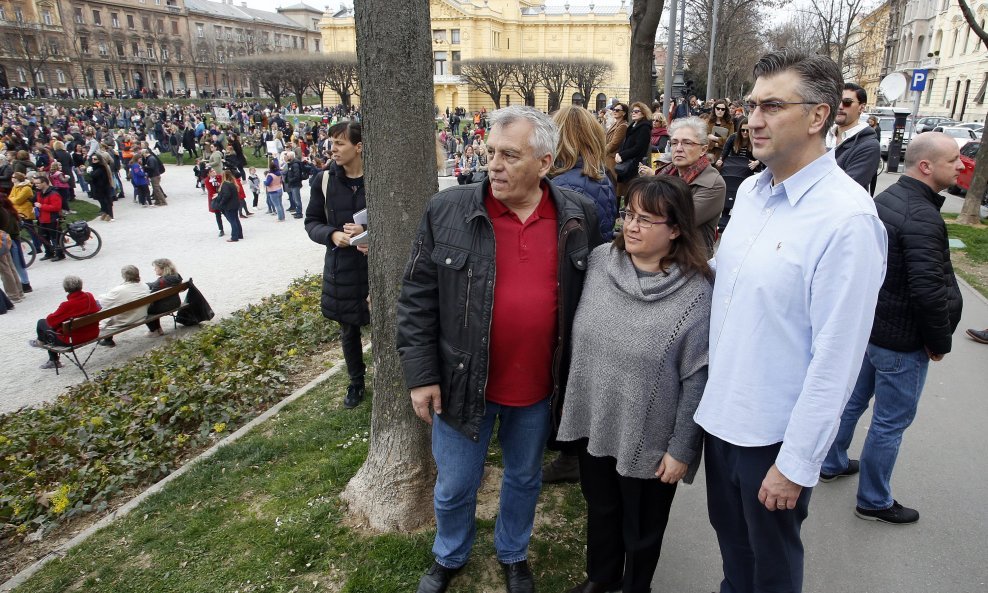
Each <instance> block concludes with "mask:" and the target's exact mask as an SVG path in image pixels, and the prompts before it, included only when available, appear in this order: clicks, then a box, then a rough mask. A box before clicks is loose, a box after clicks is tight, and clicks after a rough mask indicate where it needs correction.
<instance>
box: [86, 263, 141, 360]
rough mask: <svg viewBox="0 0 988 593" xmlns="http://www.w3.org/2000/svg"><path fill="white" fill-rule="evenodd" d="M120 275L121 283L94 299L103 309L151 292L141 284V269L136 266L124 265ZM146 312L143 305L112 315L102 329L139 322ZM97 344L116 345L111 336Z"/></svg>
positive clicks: (105, 330)
mask: <svg viewBox="0 0 988 593" xmlns="http://www.w3.org/2000/svg"><path fill="white" fill-rule="evenodd" d="M120 275H121V276H122V277H123V284H120V285H119V286H115V287H113V288H111V289H110V291H109V292H107V293H106V294H104V295H100V297H99V298H98V299H96V300H98V301H99V304H100V305H101V306H102V307H103V308H104V309H109V308H110V307H116V306H117V305H123V304H125V303H129V302H131V301H136V300H137V299H140V298H143V297H146V296H147V295H149V294H151V291H150V290H148V287H147V286H145V285H143V284H141V271H140V270H138V269H137V266H124V267H123V268H121V269H120ZM147 314H148V306H147V305H144V306H142V307H137V308H136V309H131V310H130V311H125V312H123V313H120V314H119V315H114V316H113V317H111V318H109V319H107V320H106V321H105V322H104V324H103V331H104V332H112V331H114V330H116V329H119V328H123V327H127V326H128V325H132V324H134V323H139V322H141V321H143V320H144V318H145V317H147ZM99 344H100V346H109V347H110V348H112V347H114V346H116V345H117V344H116V342H114V341H113V336H107V337H105V338H103V339H102V340H100V341H99Z"/></svg>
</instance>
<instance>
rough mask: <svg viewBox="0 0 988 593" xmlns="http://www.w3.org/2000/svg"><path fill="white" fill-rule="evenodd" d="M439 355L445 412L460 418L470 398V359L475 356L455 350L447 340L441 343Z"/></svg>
mask: <svg viewBox="0 0 988 593" xmlns="http://www.w3.org/2000/svg"><path fill="white" fill-rule="evenodd" d="M439 354H440V357H441V361H440V367H441V379H442V382H441V384H440V389H441V391H442V398H443V410H444V411H446V412H451V413H453V415H454V416H459V415H461V414H462V410H463V409H464V407H465V405H466V401H467V399H468V396H469V389H470V359H471V358H473V356H472V355H471V354H470V353H469V352H464V351H463V350H460V349H458V348H454V347H453V346H451V345H449V344H448V343H447V342H446V341H445V340H440V341H439Z"/></svg>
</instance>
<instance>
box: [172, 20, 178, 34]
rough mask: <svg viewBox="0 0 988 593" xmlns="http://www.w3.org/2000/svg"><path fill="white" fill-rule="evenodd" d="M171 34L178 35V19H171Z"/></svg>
mask: <svg viewBox="0 0 988 593" xmlns="http://www.w3.org/2000/svg"><path fill="white" fill-rule="evenodd" d="M172 35H178V21H172Z"/></svg>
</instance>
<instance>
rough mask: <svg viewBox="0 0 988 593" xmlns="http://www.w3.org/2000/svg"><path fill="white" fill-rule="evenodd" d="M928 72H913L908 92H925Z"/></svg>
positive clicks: (924, 70)
mask: <svg viewBox="0 0 988 593" xmlns="http://www.w3.org/2000/svg"><path fill="white" fill-rule="evenodd" d="M928 73H929V70H926V69H923V70H913V78H912V82H910V83H909V90H911V91H925V90H926V76H927V74H928Z"/></svg>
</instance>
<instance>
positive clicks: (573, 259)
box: [569, 247, 590, 272]
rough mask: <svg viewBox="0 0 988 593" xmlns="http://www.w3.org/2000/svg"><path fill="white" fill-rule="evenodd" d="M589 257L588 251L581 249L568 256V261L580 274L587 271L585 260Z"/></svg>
mask: <svg viewBox="0 0 988 593" xmlns="http://www.w3.org/2000/svg"><path fill="white" fill-rule="evenodd" d="M588 257H590V249H588V248H586V247H581V248H579V249H577V250H576V251H574V252H573V253H571V254H569V261H570V263H571V264H573V267H574V268H576V269H577V270H579V271H581V272H586V271H587V258H588Z"/></svg>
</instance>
